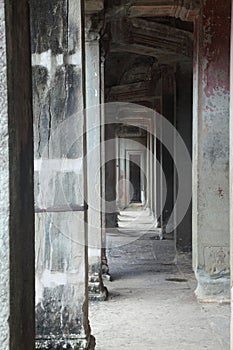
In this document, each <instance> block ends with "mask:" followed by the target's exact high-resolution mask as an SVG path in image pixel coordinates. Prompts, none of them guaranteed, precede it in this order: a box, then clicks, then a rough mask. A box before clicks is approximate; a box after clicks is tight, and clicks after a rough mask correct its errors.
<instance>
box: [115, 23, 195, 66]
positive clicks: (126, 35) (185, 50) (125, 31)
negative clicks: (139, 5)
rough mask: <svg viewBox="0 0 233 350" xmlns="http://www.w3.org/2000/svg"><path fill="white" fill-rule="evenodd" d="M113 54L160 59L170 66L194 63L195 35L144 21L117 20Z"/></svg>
mask: <svg viewBox="0 0 233 350" xmlns="http://www.w3.org/2000/svg"><path fill="white" fill-rule="evenodd" d="M111 37H112V41H111V44H110V51H111V52H131V53H136V54H141V55H147V56H152V57H156V58H157V59H158V61H160V62H164V63H168V62H176V61H182V60H191V59H192V55H193V34H192V33H190V32H187V31H184V30H181V29H177V28H175V27H171V26H168V25H165V24H161V23H157V22H149V21H146V20H143V19H137V18H132V19H122V20H119V21H114V22H113V23H112V29H111Z"/></svg>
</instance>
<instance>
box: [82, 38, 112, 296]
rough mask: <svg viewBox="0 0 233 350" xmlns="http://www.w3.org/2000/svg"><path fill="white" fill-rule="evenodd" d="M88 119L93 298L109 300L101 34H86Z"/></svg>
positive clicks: (89, 233)
mask: <svg viewBox="0 0 233 350" xmlns="http://www.w3.org/2000/svg"><path fill="white" fill-rule="evenodd" d="M85 52H86V120H87V179H88V180H87V187H88V263H89V284H88V289H89V298H90V299H94V300H95V299H97V300H106V299H107V289H106V288H105V287H104V285H103V280H102V256H101V252H102V218H101V213H102V212H101V106H100V102H101V95H100V94H101V91H100V74H101V72H100V49H99V35H98V34H97V33H93V32H89V33H88V34H87V35H86V44H85Z"/></svg>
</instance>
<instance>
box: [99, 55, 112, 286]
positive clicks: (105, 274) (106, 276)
mask: <svg viewBox="0 0 233 350" xmlns="http://www.w3.org/2000/svg"><path fill="white" fill-rule="evenodd" d="M104 70H105V53H104V51H103V50H102V52H101V64H100V113H101V198H102V201H101V214H102V215H101V227H102V276H103V278H104V279H106V280H108V281H110V280H111V275H110V273H109V266H108V259H107V236H106V219H105V212H106V209H105V142H104V141H105V85H104V84H105V72H104Z"/></svg>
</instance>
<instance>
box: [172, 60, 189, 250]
mask: <svg viewBox="0 0 233 350" xmlns="http://www.w3.org/2000/svg"><path fill="white" fill-rule="evenodd" d="M192 79H193V63H192V61H190V62H182V64H178V65H177V69H176V129H177V131H178V133H179V135H180V136H181V137H182V139H183V141H184V142H185V145H186V147H187V150H188V151H189V153H190V156H191V153H192V117H193V116H192V97H193V94H192V90H193V84H192ZM177 141H178V140H177V139H176V140H175V142H176V143H177ZM176 157H179V153H177V154H176ZM183 169H186V176H187V178H189V181H188V183H190V184H191V183H192V173H191V168H190V172H188V169H189V167H188V166H186V164H183ZM178 182H179V178H178V179H176V187H177V189H178V186H179V183H178ZM179 210H180V208H179V207H177V209H176V214H177V215H179V213H178V211H179ZM175 239H176V248H177V249H178V250H181V251H191V248H192V206H191V204H190V206H189V208H187V212H186V214H185V216H184V218H183V220H182V222H181V223H180V224H179V225H178V227H177V228H176V234H175Z"/></svg>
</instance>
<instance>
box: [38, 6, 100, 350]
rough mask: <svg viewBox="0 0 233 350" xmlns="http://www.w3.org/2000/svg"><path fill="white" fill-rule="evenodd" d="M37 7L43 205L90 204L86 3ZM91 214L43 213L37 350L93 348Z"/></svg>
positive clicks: (40, 193)
mask: <svg viewBox="0 0 233 350" xmlns="http://www.w3.org/2000/svg"><path fill="white" fill-rule="evenodd" d="M43 4H44V6H42V4H41V3H40V4H38V3H37V2H34V1H33V2H32V4H31V5H32V34H31V35H32V50H33V55H32V62H33V78H34V79H33V92H34V94H33V97H34V135H35V138H34V142H35V201H36V206H37V207H42V208H48V207H52V208H54V207H61V206H62V207H68V208H69V206H70V205H80V206H81V205H84V203H85V199H86V197H85V187H86V186H85V179H86V176H85V166H84V162H85V161H84V153H85V140H84V135H83V133H84V127H85V119H84V113H83V108H84V95H85V94H84V86H83V83H84V72H85V64H84V60H83V52H82V49H83V47H82V40H83V37H82V34H83V33H82V25H83V22H82V20H83V18H82V9H83V7H82V5H83V2H82V1H81V0H80V1H74V0H70V1H68V2H65V1H52V2H49V3H46V2H44V3H43ZM86 244H87V236H86V213H85V212H72V211H70V212H58V213H49V214H48V213H47V214H46V213H44V214H36V247H35V248H36V249H35V250H36V348H38V349H47V348H48V347H53V348H54V349H62V348H64V347H65V346H66V347H72V348H73V349H80V350H81V349H89V348H90V349H91V348H92V347H93V346H94V344H93V339H92V338H91V337H90V327H89V323H88V309H87V307H88V305H87V302H88V300H87V298H88V289H87V282H88V276H87V273H88V266H87V248H86Z"/></svg>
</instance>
